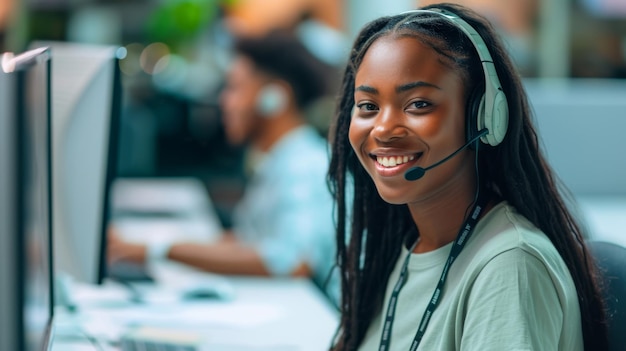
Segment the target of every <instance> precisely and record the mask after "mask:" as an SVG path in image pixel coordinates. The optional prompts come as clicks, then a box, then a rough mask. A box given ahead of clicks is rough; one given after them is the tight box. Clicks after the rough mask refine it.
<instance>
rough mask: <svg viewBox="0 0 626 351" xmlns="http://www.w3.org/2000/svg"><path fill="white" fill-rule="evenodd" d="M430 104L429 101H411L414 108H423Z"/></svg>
mask: <svg viewBox="0 0 626 351" xmlns="http://www.w3.org/2000/svg"><path fill="white" fill-rule="evenodd" d="M430 106H431V104H430V103H429V102H426V101H421V100H420V101H415V102H413V103H411V107H413V108H416V109H425V108H428V107H430Z"/></svg>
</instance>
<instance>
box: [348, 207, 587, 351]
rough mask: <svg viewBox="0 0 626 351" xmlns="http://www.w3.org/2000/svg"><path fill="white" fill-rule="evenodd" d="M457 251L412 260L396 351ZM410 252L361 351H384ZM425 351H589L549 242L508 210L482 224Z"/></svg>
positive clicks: (452, 275) (453, 273) (405, 346)
mask: <svg viewBox="0 0 626 351" xmlns="http://www.w3.org/2000/svg"><path fill="white" fill-rule="evenodd" d="M451 247H452V243H450V244H448V245H446V246H444V247H442V248H439V249H437V250H435V251H431V252H427V253H423V254H414V253H412V254H411V258H410V261H409V264H408V269H409V277H408V281H407V282H406V284H405V285H404V288H403V289H402V291H401V292H400V296H399V298H398V303H397V307H396V317H395V320H394V323H393V329H392V332H391V343H390V350H393V351H405V350H409V347H410V345H411V342H412V341H413V338H414V337H415V333H416V331H417V327H418V325H419V323H420V321H421V318H422V315H423V313H424V310H425V309H426V305H427V304H428V301H429V300H430V298H431V297H432V294H433V291H434V289H435V286H436V285H437V281H438V280H439V277H440V275H441V270H442V268H443V266H444V264H445V261H446V259H447V257H448V254H449V252H450V248H451ZM407 254H409V252H408V250H407V249H406V248H405V247H403V249H402V253H401V255H400V257H399V259H398V262H397V263H396V266H395V269H394V271H393V272H392V274H391V277H390V279H389V281H388V282H387V290H386V293H385V301H384V304H383V306H384V307H383V311H382V313H381V314H379V315H378V316H377V317H376V318H375V319H374V321H373V323H372V324H371V325H370V328H369V330H368V332H367V334H366V336H365V339H364V340H363V343H362V344H361V347H360V348H359V350H361V351H373V350H378V347H379V343H380V336H381V332H382V326H383V318H382V316H384V315H385V314H386V313H387V305H388V300H389V297H390V295H391V292H392V290H393V286H394V284H395V283H396V281H397V279H398V276H399V274H400V270H401V267H402V263H403V261H404V259H405V257H406V255H407ZM418 350H420V351H446V350H461V351H473V350H475V351H490V350H493V351H504V350H506V351H511V350H534V351H536V350H546V351H557V350H558V351H582V350H583V339H582V327H581V321H580V308H579V305H578V298H577V295H576V289H575V286H574V282H573V281H572V278H571V275H570V273H569V271H568V269H567V267H566V266H565V263H564V262H563V260H562V258H561V256H560V255H559V254H558V252H557V251H556V249H555V248H554V246H553V245H552V243H551V242H550V240H549V239H548V238H547V237H546V236H545V234H543V233H542V232H541V231H540V230H538V229H537V228H536V227H534V226H533V225H532V224H531V223H530V222H529V221H528V220H526V219H525V218H524V217H522V216H521V215H519V214H518V213H517V212H516V211H515V209H514V208H512V207H511V206H508V205H507V204H506V203H500V204H499V205H497V206H495V207H494V208H493V209H492V210H491V211H490V212H489V213H487V215H485V217H484V218H482V219H481V220H480V222H479V223H478V224H477V226H476V229H475V231H474V233H473V234H472V237H471V238H470V240H469V241H468V242H467V244H466V246H465V248H464V249H463V251H462V253H461V255H460V256H459V257H458V258H457V259H456V261H455V262H454V264H453V265H452V268H451V270H450V272H449V274H448V279H447V281H446V285H445V287H444V291H443V297H442V298H441V300H440V303H439V306H438V307H437V309H436V310H435V312H434V314H433V315H432V317H431V320H430V324H429V325H428V328H427V329H426V333H425V334H424V337H423V339H422V342H421V344H420V346H419V348H418Z"/></svg>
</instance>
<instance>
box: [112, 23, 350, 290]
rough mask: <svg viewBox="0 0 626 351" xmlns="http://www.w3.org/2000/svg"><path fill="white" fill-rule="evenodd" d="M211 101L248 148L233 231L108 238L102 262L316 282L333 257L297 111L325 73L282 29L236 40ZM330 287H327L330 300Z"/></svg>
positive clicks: (321, 87)
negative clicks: (203, 238) (164, 238)
mask: <svg viewBox="0 0 626 351" xmlns="http://www.w3.org/2000/svg"><path fill="white" fill-rule="evenodd" d="M235 52H236V55H235V57H234V60H233V61H232V65H231V67H230V70H229V72H228V75H227V77H226V86H225V88H224V90H223V92H222V94H221V98H220V104H221V107H222V112H223V122H224V126H225V131H226V136H227V138H228V140H229V142H230V143H232V144H234V145H243V144H245V145H247V146H248V149H249V155H250V157H248V161H249V164H248V166H249V169H251V171H252V177H251V179H250V182H249V184H248V186H247V189H246V190H245V193H244V197H243V199H242V201H241V202H240V203H239V204H238V205H237V207H236V209H235V212H234V216H233V231H232V233H229V234H224V236H223V239H222V240H220V241H218V242H216V243H213V244H198V243H174V244H172V245H166V246H164V245H160V246H150V245H148V246H145V245H141V244H133V243H127V242H124V241H122V240H121V239H120V237H119V236H117V235H115V234H112V235H111V236H110V238H109V259H110V260H112V261H115V260H120V259H123V260H131V261H140V262H141V261H144V260H146V259H151V258H152V259H158V258H163V257H167V258H168V259H170V260H175V261H178V262H182V263H185V264H188V265H191V266H194V267H197V268H200V269H203V270H206V271H210V272H215V273H221V274H243V275H259V276H307V277H311V278H313V279H314V281H316V282H317V283H318V284H320V285H323V284H324V281H325V280H326V278H327V277H328V275H329V273H330V270H331V268H332V266H333V263H334V254H335V250H334V225H333V220H332V218H333V216H332V211H333V207H332V206H333V205H332V199H331V196H330V193H329V190H328V187H327V184H326V171H327V167H328V162H329V157H328V156H329V154H328V145H327V142H326V140H325V139H324V138H322V137H321V136H320V134H319V133H318V132H317V131H316V130H315V129H314V128H312V127H311V126H309V125H307V124H306V123H305V118H304V112H303V111H304V109H305V108H306V107H307V105H309V104H310V103H312V102H314V101H315V100H316V99H319V98H321V97H323V96H327V95H328V93H329V83H328V82H329V78H330V76H329V73H330V71H329V69H328V68H327V66H325V65H324V64H323V63H321V62H320V61H318V60H317V59H316V58H315V57H314V56H313V55H311V53H310V52H309V51H307V50H306V48H305V47H304V46H303V45H301V43H300V42H299V41H297V40H296V39H294V38H293V37H291V36H289V35H287V34H280V33H273V34H270V35H268V36H266V37H261V38H247V39H240V40H238V41H236V43H235ZM336 291H338V290H335V289H331V291H330V292H328V291H327V293H328V294H329V295H330V296H331V297H332V298H333V299H336Z"/></svg>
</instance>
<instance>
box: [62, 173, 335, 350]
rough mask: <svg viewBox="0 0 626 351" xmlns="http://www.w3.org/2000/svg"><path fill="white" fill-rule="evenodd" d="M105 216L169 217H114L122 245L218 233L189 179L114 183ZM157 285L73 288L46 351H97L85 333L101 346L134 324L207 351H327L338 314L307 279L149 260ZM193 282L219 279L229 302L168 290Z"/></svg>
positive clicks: (206, 202)
mask: <svg viewBox="0 0 626 351" xmlns="http://www.w3.org/2000/svg"><path fill="white" fill-rule="evenodd" d="M112 201H113V213H114V215H115V213H118V214H119V213H123V212H124V211H126V213H129V212H131V213H132V212H135V213H141V212H151V211H154V212H157V213H159V212H175V213H176V215H175V216H172V217H171V218H170V217H168V216H165V218H156V217H150V216H142V215H139V216H136V217H133V216H128V215H122V216H119V217H117V218H114V221H115V224H116V225H117V226H118V229H119V230H120V232H121V233H122V234H123V236H124V237H125V238H126V239H128V240H135V241H141V242H148V241H159V240H163V241H171V240H181V239H184V240H199V241H204V240H212V239H213V238H214V237H215V236H216V235H217V234H218V233H219V232H220V230H221V228H220V227H219V225H218V224H217V222H218V220H217V216H216V215H215V212H214V209H213V205H212V203H211V200H210V198H209V197H208V196H207V193H206V190H205V189H204V186H203V185H202V183H201V182H199V181H198V180H195V179H193V178H170V179H121V180H118V181H116V183H115V185H114V190H113V194H112ZM149 269H150V271H151V273H152V275H153V276H154V277H155V279H156V281H157V283H156V285H154V286H152V287H148V288H146V289H145V290H144V289H142V291H143V292H144V297H145V299H144V300H145V302H144V303H141V304H138V303H136V302H132V300H131V296H132V294H131V292H130V291H129V290H128V289H126V288H125V287H122V286H120V285H118V284H115V283H111V282H108V283H107V284H105V285H104V286H101V287H94V286H89V285H78V286H76V288H75V290H74V293H75V294H74V297H75V302H76V304H77V306H78V310H77V312H75V313H69V312H67V311H66V310H65V309H64V308H62V309H58V310H57V311H56V315H55V326H56V335H57V336H56V338H55V342H54V344H53V351H82V350H97V349H98V348H97V347H95V346H94V345H92V344H91V343H90V342H89V341H88V340H87V338H86V336H85V335H84V334H85V333H86V334H88V335H91V336H94V337H96V338H97V339H100V340H104V341H105V342H104V343H102V347H103V349H104V350H117V349H118V348H117V347H116V346H113V345H111V344H110V343H108V342H106V341H112V340H119V338H120V337H121V336H122V335H123V334H125V333H127V332H128V331H129V330H131V329H132V328H133V326H135V327H144V328H145V327H152V328H156V329H158V330H159V331H161V332H163V333H170V332H176V331H181V332H184V333H190V334H192V335H194V336H200V337H201V338H202V339H203V343H202V345H203V350H204V349H206V350H207V351H226V350H228V351H270V350H271V351H320V350H326V349H328V347H329V345H330V341H331V338H332V336H333V334H334V332H335V328H336V326H337V323H338V313H337V312H336V310H335V309H334V307H332V306H331V304H330V303H329V302H328V301H327V300H326V298H325V297H324V296H323V295H322V293H321V292H320V291H319V290H318V289H317V288H316V287H315V286H314V285H313V283H312V282H311V281H310V280H308V279H277V278H253V277H221V276H215V275H211V274H208V273H204V272H200V271H197V270H195V269H192V268H190V267H187V266H184V265H181V264H176V263H173V262H158V263H152V264H151V265H150V267H149ZM201 280H207V281H209V282H211V281H217V282H218V283H219V282H223V281H225V282H226V284H227V286H228V287H230V288H231V289H232V299H230V300H211V299H208V300H196V301H189V300H181V299H180V292H179V291H175V290H176V289H180V288H184V287H185V286H186V285H188V284H191V283H194V282H198V281H201Z"/></svg>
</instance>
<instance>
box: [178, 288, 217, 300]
mask: <svg viewBox="0 0 626 351" xmlns="http://www.w3.org/2000/svg"><path fill="white" fill-rule="evenodd" d="M182 298H183V300H208V299H221V298H222V294H221V293H220V291H219V290H218V289H215V288H214V287H193V288H190V289H187V290H186V291H184V292H183V293H182Z"/></svg>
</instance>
